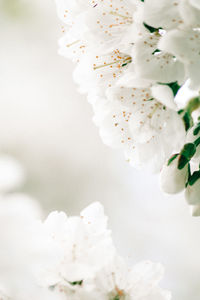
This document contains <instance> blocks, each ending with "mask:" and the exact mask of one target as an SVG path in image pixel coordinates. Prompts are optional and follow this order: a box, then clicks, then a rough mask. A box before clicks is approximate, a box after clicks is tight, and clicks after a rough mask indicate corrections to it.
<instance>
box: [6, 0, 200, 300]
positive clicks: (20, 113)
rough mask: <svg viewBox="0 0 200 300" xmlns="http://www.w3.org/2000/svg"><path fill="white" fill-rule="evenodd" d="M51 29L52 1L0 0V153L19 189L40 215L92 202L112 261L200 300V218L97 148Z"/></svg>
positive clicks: (54, 21)
mask: <svg viewBox="0 0 200 300" xmlns="http://www.w3.org/2000/svg"><path fill="white" fill-rule="evenodd" d="M72 1H73V0H72ZM60 27H61V24H59V21H58V18H57V15H56V8H55V4H54V2H53V0H34V1H30V0H0V40H1V47H0V124H1V126H0V148H1V153H3V154H11V155H12V156H14V157H15V158H17V159H18V160H19V161H20V162H21V163H22V164H23V166H24V168H25V171H26V175H27V180H26V183H25V185H24V187H23V191H24V192H26V193H28V194H30V195H32V196H34V197H36V198H37V199H39V201H40V202H41V204H42V206H43V208H44V209H45V211H46V213H48V212H49V211H50V210H55V209H56V210H61V209H62V210H65V211H66V212H67V213H68V214H76V213H78V212H79V211H80V210H81V209H83V208H84V207H85V206H86V205H88V204H89V203H91V202H93V201H100V202H101V203H103V204H104V206H105V210H106V214H107V215H108V216H109V220H110V224H109V225H110V227H111V228H112V230H113V236H114V239H115V243H116V245H117V246H118V249H119V251H120V252H121V254H123V255H125V256H129V257H130V258H131V261H133V262H136V261H139V260H144V259H151V260H153V261H159V262H162V263H163V264H164V265H165V267H166V276H165V281H164V282H163V286H164V287H166V288H168V289H170V290H172V293H173V299H175V300H188V299H192V300H199V299H200V279H199V278H200V254H199V253H200V218H196V219H195V218H192V217H191V216H190V214H189V211H188V206H187V205H186V204H185V203H184V198H183V195H178V196H176V197H175V196H172V197H169V196H166V195H163V194H162V193H161V192H160V189H159V180H158V177H157V176H155V175H151V174H149V173H147V172H146V173H145V171H137V170H134V169H133V168H131V167H130V166H129V165H128V163H127V162H126V161H125V160H124V157H123V154H122V153H121V152H118V151H116V150H113V149H110V148H108V147H106V146H105V145H103V143H102V141H101V139H100V137H99V134H98V129H97V128H96V127H95V125H94V124H93V122H92V110H91V107H90V105H89V104H88V103H87V101H86V96H83V95H80V94H78V92H77V87H76V85H75V84H74V83H73V79H72V71H73V65H72V64H71V62H69V61H67V60H65V59H64V58H62V57H60V56H59V55H58V54H57V40H58V38H59V37H60V36H61V30H60Z"/></svg>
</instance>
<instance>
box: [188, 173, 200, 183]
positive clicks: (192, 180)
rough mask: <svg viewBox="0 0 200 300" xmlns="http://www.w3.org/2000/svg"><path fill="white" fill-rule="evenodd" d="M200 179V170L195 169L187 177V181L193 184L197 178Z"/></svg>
mask: <svg viewBox="0 0 200 300" xmlns="http://www.w3.org/2000/svg"><path fill="white" fill-rule="evenodd" d="M199 179H200V171H195V172H194V173H193V174H192V176H190V178H189V180H188V183H189V185H193V184H195V182H196V181H197V180H199Z"/></svg>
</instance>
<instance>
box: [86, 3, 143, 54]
mask: <svg viewBox="0 0 200 300" xmlns="http://www.w3.org/2000/svg"><path fill="white" fill-rule="evenodd" d="M134 2H136V1H131V0H115V1H112V0H104V1H96V5H94V7H93V8H91V9H90V10H88V12H87V15H86V24H87V27H88V28H89V34H88V36H87V38H88V39H90V41H91V42H92V43H93V45H95V47H96V43H98V48H100V51H105V52H108V51H113V50H114V49H116V48H118V49H120V50H122V49H123V47H124V43H125V47H126V48H127V41H126V36H127V35H129V30H131V25H132V23H133V22H134V13H135V11H136V8H137V7H136V5H135V3H134Z"/></svg>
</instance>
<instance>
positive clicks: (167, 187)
mask: <svg viewBox="0 0 200 300" xmlns="http://www.w3.org/2000/svg"><path fill="white" fill-rule="evenodd" d="M178 160H179V156H177V157H176V158H175V159H174V160H173V161H171V162H169V163H168V164H166V165H164V166H163V168H162V171H161V173H160V185H161V188H162V190H163V191H164V192H165V193H168V194H176V193H179V192H181V191H183V190H184V189H185V185H186V182H187V180H188V176H189V174H188V165H186V166H185V167H184V168H183V169H181V170H180V169H179V168H178Z"/></svg>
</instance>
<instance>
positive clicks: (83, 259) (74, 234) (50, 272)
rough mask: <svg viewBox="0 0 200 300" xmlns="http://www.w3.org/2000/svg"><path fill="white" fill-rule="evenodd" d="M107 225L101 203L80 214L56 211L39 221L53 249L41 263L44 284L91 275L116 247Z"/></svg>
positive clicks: (40, 229) (69, 280)
mask: <svg viewBox="0 0 200 300" xmlns="http://www.w3.org/2000/svg"><path fill="white" fill-rule="evenodd" d="M106 226H107V218H106V217H105V216H104V213H103V208H102V206H101V205H100V204H98V203H95V204H93V205H92V206H89V207H88V209H86V210H84V211H83V212H82V213H81V214H80V217H67V216H66V215H65V214H64V213H58V212H53V213H51V214H50V215H49V217H48V218H47V220H46V221H45V222H44V224H38V232H41V233H42V239H43V240H44V241H46V249H47V251H48V249H52V251H50V254H52V255H50V256H49V260H47V262H46V263H45V264H44V265H41V267H40V270H41V275H40V277H41V281H43V284H44V285H48V286H54V285H57V284H63V282H68V283H69V284H70V282H80V281H81V280H83V279H87V278H90V277H92V275H93V273H94V272H96V271H97V270H98V269H99V268H100V267H102V266H103V265H105V264H106V261H107V260H109V259H110V256H111V255H112V253H113V251H114V248H113V245H112V240H111V237H110V231H108V230H107V228H106ZM52 258H54V259H52Z"/></svg>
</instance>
